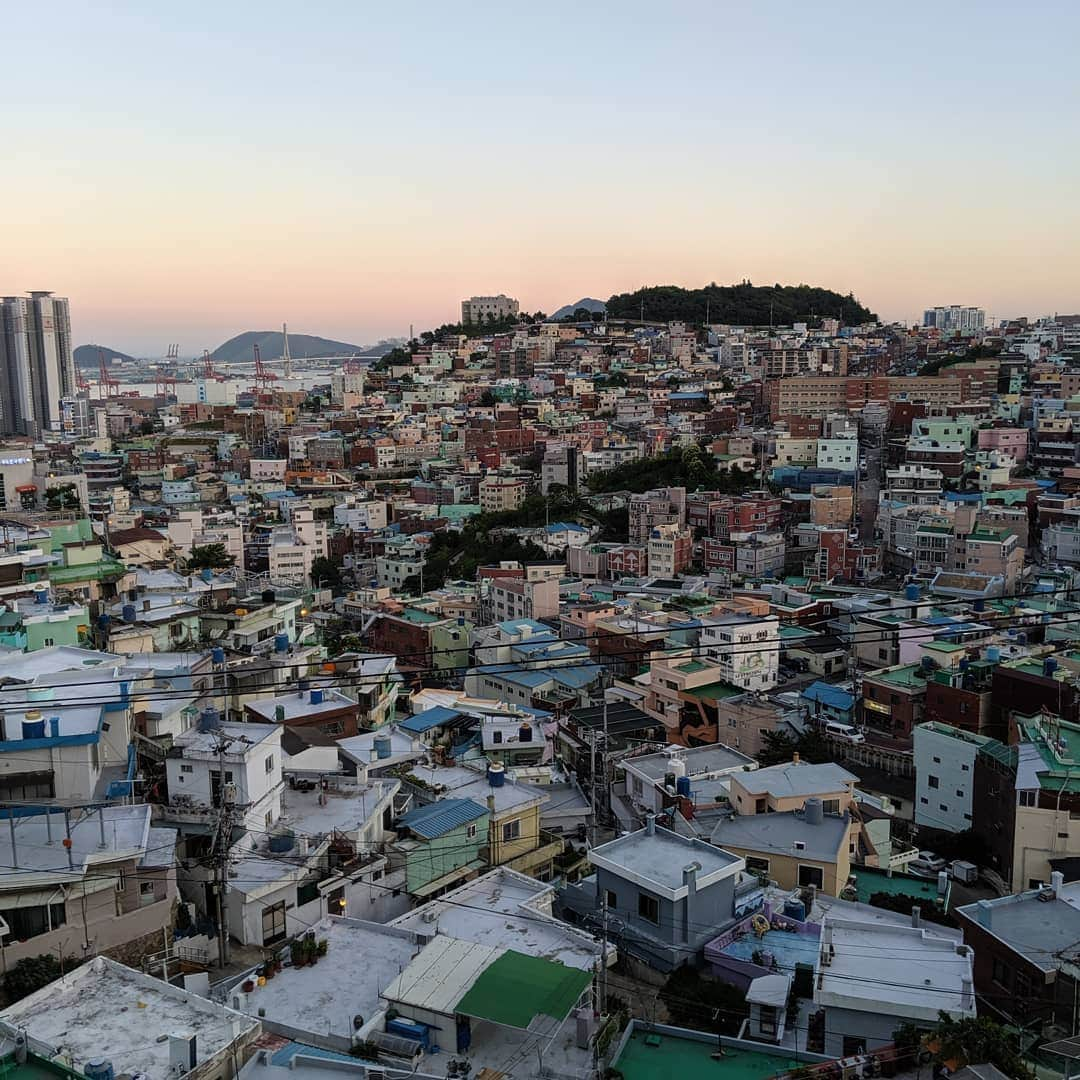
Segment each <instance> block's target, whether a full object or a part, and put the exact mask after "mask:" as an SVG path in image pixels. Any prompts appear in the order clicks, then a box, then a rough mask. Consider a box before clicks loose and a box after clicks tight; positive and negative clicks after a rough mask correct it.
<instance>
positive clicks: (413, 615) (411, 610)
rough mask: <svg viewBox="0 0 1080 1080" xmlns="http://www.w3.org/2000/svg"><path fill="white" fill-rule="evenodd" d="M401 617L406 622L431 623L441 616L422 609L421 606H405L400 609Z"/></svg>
mask: <svg viewBox="0 0 1080 1080" xmlns="http://www.w3.org/2000/svg"><path fill="white" fill-rule="evenodd" d="M400 617H401V618H402V619H405V620H407V621H408V622H414V623H433V622H438V621H439V620H440V619H441V618H442V616H441V615H433V614H432V613H431V612H430V611H424V609H423V608H415V607H406V608H402V609H401V616H400Z"/></svg>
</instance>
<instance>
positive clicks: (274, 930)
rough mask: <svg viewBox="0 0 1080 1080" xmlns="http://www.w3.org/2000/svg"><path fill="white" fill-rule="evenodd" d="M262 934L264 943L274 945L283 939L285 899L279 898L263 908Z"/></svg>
mask: <svg viewBox="0 0 1080 1080" xmlns="http://www.w3.org/2000/svg"><path fill="white" fill-rule="evenodd" d="M262 934H263V944H264V945H276V944H277V943H278V942H279V941H284V940H285V901H284V900H279V901H278V902H277V903H276V904H272V905H271V906H270V907H266V908H263V913H262Z"/></svg>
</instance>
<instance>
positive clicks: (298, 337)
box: [210, 330, 390, 364]
mask: <svg viewBox="0 0 1080 1080" xmlns="http://www.w3.org/2000/svg"><path fill="white" fill-rule="evenodd" d="M255 344H258V346H259V352H260V353H261V354H262V358H263V360H274V359H276V358H277V357H279V356H281V354H282V352H283V351H284V349H283V344H282V336H281V331H280V330H245V331H244V333H242V334H237V335H236V337H232V338H229V340H228V341H226V342H224V343H223V344H221V345H219V346H218V347H217V348H216V349H214V350H213V351H212V352H211V353H210V355H211V356H212V357H213V358H214V360H215V361H216V362H217V363H219V364H249V363H251V360H252V356H253V353H252V346H254V345H255ZM389 348H390V347H389V346H388V347H387V351H389ZM367 351H368V347H367V346H366V345H351V344H349V342H347V341H334V340H333V339H332V338H323V337H316V336H315V335H314V334H290V335H289V355H290V356H292V358H293V359H294V360H302V359H303V358H304V357H306V356H354V355H356V354H358V353H365V352H367Z"/></svg>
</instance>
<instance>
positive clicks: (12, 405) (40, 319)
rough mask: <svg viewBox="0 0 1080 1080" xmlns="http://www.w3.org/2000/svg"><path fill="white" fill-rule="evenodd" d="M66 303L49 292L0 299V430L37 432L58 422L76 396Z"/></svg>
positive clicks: (49, 428)
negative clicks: (64, 405)
mask: <svg viewBox="0 0 1080 1080" xmlns="http://www.w3.org/2000/svg"><path fill="white" fill-rule="evenodd" d="M75 389H76V388H75V363H74V360H73V358H72V349H71V315H70V311H69V309H68V302H67V300H66V299H64V298H62V297H54V296H53V294H52V293H51V292H32V293H30V295H29V296H28V297H20V296H5V297H3V298H2V299H0V428H2V431H3V434H6V435H29V436H31V437H34V436H38V435H40V434H41V433H42V432H45V431H49V430H60V429H61V426H62V410H61V406H60V402H61V399H62V398H67V397H72V396H73V395H74V394H75Z"/></svg>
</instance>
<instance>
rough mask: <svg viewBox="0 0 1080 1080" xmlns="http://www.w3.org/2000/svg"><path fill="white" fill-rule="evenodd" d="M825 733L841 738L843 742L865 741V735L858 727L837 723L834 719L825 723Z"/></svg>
mask: <svg viewBox="0 0 1080 1080" xmlns="http://www.w3.org/2000/svg"><path fill="white" fill-rule="evenodd" d="M825 734H826V735H830V736H832V738H834V739H843V740H844V741H845V742H853V743H861V742H866V736H865V735H864V734H863V733H862V732H861V731H859V729H858V728H854V727H852V726H851V725H850V724H839V723H837V722H836V721H835V720H830V721H829V722H828V723H827V724H826V725H825Z"/></svg>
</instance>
